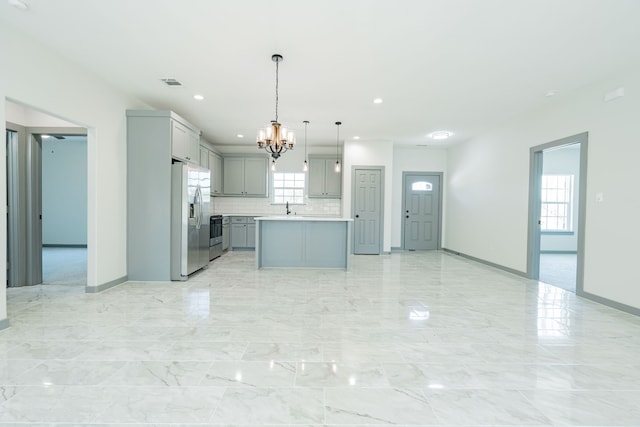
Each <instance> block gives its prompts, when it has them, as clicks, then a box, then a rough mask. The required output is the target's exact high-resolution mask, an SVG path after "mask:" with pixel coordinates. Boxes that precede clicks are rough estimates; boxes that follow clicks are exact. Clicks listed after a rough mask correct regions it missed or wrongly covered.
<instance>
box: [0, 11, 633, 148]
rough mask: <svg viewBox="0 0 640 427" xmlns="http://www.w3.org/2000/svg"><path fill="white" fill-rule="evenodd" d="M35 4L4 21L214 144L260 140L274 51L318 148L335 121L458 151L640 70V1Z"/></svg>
mask: <svg viewBox="0 0 640 427" xmlns="http://www.w3.org/2000/svg"><path fill="white" fill-rule="evenodd" d="M24 1H25V2H26V3H28V5H29V10H28V11H26V12H25V11H21V10H18V9H16V8H14V7H11V6H10V5H9V4H8V3H7V2H6V1H5V2H2V3H1V4H0V21H3V22H7V23H9V24H11V25H13V26H15V27H17V28H19V29H20V30H21V31H23V32H25V33H28V34H30V35H31V36H33V37H35V38H36V39H38V40H40V41H41V42H42V43H44V44H46V45H49V46H51V47H52V48H53V49H55V50H57V51H59V52H60V53H61V54H62V55H64V56H66V57H68V58H69V59H71V60H72V61H76V62H78V63H81V64H82V66H83V67H86V68H87V69H89V70H91V71H92V72H94V73H96V74H98V75H100V76H101V77H102V78H104V79H105V80H107V81H108V82H109V83H110V84H112V85H114V86H116V87H119V88H121V89H122V90H124V91H126V92H128V93H130V94H132V95H133V96H134V97H137V98H139V99H141V100H142V101H145V102H146V103H148V104H150V105H152V106H154V107H155V108H158V109H173V110H174V111H176V112H177V113H178V114H180V115H182V116H183V117H185V118H186V119H187V120H189V121H191V122H192V123H194V124H195V125H197V126H198V127H200V128H201V129H202V130H203V132H204V136H205V138H206V139H207V140H209V141H211V142H213V143H215V144H241V143H246V144H255V143H254V140H255V134H256V131H257V129H258V128H259V127H261V126H264V125H266V124H268V123H269V121H270V120H272V119H273V118H274V109H275V108H274V107H275V88H274V86H275V64H274V63H273V62H272V61H271V55H272V54H273V53H280V54H282V55H283V56H284V62H282V63H281V64H280V108H279V113H280V121H281V122H282V123H284V124H285V125H287V126H288V127H291V128H294V129H296V130H297V131H298V141H299V142H300V141H301V140H302V139H301V138H302V135H303V129H304V127H303V124H302V121H303V120H309V121H310V122H311V123H310V125H309V133H308V135H309V136H308V137H309V143H310V144H334V143H335V140H336V127H335V125H334V122H335V121H337V120H340V121H342V122H343V125H342V126H341V129H340V136H341V139H350V138H352V137H353V136H356V135H357V136H360V137H361V139H362V140H389V141H393V142H394V143H396V144H408V145H420V144H430V145H435V144H437V143H436V142H434V141H431V140H429V139H428V138H426V135H427V134H428V133H430V132H433V131H435V130H440V129H447V130H450V131H452V132H454V134H455V135H454V137H453V138H452V139H451V140H450V142H448V143H447V144H453V143H456V142H460V141H464V140H466V139H469V138H472V137H474V136H475V135H477V134H479V133H481V132H483V130H486V129H487V127H490V126H494V125H496V124H498V123H500V122H502V121H504V120H506V119H508V118H509V117H510V116H512V115H515V114H519V113H522V112H526V111H527V110H530V109H532V108H536V107H539V106H541V105H543V104H545V103H552V102H558V100H559V99H561V98H562V97H563V96H566V95H567V94H568V93H570V92H571V91H573V90H575V89H577V88H579V87H581V86H584V85H587V84H590V83H592V82H595V81H597V80H600V79H602V78H604V77H606V76H607V75H608V74H610V73H611V72H612V71H613V70H617V69H622V68H627V67H636V66H640V49H638V43H639V42H640V21H639V18H640V1H638V0H270V1H266V0H233V1H232V0H56V1H51V0H24ZM45 65H46V64H45ZM167 77H172V78H176V79H178V80H180V81H181V82H182V83H183V84H184V86H182V87H168V86H166V85H164V84H163V83H161V81H160V79H161V78H167ZM69 90H70V91H72V90H73V88H72V87H70V88H69ZM550 90H555V91H557V92H558V94H557V95H556V96H554V97H545V94H546V93H547V92H548V91H550ZM195 93H200V94H203V95H204V96H205V100H204V101H195V100H194V99H193V97H192V96H193V95H194V94H195ZM376 97H381V98H383V99H384V102H383V103H382V104H379V105H374V104H373V102H372V100H373V99H374V98H376ZM238 133H241V134H244V135H245V138H244V140H240V139H238V138H237V137H236V134H238ZM440 144H442V143H440Z"/></svg>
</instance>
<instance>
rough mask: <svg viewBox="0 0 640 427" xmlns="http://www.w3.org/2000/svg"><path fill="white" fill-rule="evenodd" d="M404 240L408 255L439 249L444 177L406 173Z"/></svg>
mask: <svg viewBox="0 0 640 427" xmlns="http://www.w3.org/2000/svg"><path fill="white" fill-rule="evenodd" d="M402 181H403V188H404V191H403V194H402V206H403V210H402V218H403V220H402V239H403V248H404V249H405V250H408V251H415V250H434V249H439V248H440V235H441V221H440V218H442V192H441V190H440V189H441V182H442V173H427V172H403V173H402Z"/></svg>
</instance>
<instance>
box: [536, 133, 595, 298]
mask: <svg viewBox="0 0 640 427" xmlns="http://www.w3.org/2000/svg"><path fill="white" fill-rule="evenodd" d="M587 142H588V134H587V133H586V132H585V133H582V134H579V135H574V136H571V137H568V138H563V139H560V140H557V141H552V142H550V143H547V144H543V145H539V146H536V147H532V148H531V150H530V159H531V160H530V163H531V165H530V192H529V194H530V197H529V245H528V262H527V274H528V276H529V277H530V278H532V279H534V280H540V281H542V282H545V283H548V284H550V285H554V286H557V287H560V288H563V289H565V290H568V291H571V292H576V293H578V294H580V293H582V290H583V283H582V277H583V271H584V262H583V260H584V212H585V207H586V198H585V195H586V176H587V174H586V168H587Z"/></svg>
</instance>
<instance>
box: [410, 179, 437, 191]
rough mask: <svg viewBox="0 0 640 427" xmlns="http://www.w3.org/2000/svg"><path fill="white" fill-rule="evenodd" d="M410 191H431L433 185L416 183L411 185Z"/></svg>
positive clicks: (424, 182) (422, 182) (423, 182)
mask: <svg viewBox="0 0 640 427" xmlns="http://www.w3.org/2000/svg"><path fill="white" fill-rule="evenodd" d="M411 191H433V184H431V183H430V182H426V181H417V182H414V183H412V184H411Z"/></svg>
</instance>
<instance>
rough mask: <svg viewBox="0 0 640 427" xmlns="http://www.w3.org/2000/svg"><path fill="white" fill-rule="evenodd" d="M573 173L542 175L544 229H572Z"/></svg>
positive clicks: (542, 220) (542, 222)
mask: <svg viewBox="0 0 640 427" xmlns="http://www.w3.org/2000/svg"><path fill="white" fill-rule="evenodd" d="M572 212H573V175H542V214H541V215H540V220H541V223H540V225H541V229H542V231H571V230H572V229H573V224H572V223H571V213H572Z"/></svg>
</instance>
